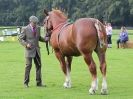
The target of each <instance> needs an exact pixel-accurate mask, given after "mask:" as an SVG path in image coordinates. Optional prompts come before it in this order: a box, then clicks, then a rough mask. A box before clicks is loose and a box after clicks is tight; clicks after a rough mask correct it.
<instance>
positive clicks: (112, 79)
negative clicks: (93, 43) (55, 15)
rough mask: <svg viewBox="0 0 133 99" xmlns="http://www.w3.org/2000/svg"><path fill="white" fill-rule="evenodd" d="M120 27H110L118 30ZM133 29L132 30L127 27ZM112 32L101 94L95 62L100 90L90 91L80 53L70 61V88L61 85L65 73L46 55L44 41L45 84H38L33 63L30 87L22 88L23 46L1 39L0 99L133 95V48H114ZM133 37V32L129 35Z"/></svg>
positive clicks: (127, 97)
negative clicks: (104, 88)
mask: <svg viewBox="0 0 133 99" xmlns="http://www.w3.org/2000/svg"><path fill="white" fill-rule="evenodd" d="M118 32H119V30H115V31H113V33H114V34H117V33H118ZM130 32H131V33H132V32H133V31H132V30H131V31H130ZM117 36H118V35H113V36H112V40H113V48H110V49H108V50H107V55H106V58H107V65H108V66H107V81H108V89H109V94H108V95H100V88H101V79H102V76H101V73H100V70H99V65H98V63H99V62H98V58H97V56H96V54H95V53H94V54H93V56H94V60H95V61H96V64H97V71H98V78H99V90H98V91H97V93H96V95H89V93H88V89H89V87H90V83H91V76H90V73H89V70H88V67H87V65H86V64H85V62H84V60H83V58H82V57H74V59H73V63H72V73H71V78H72V88H71V89H64V88H63V86H62V85H63V82H64V75H63V73H62V71H61V69H60V66H59V62H58V61H57V59H56V58H55V56H54V54H53V53H52V52H51V54H50V55H49V56H48V55H47V52H46V49H45V44H44V43H40V46H41V54H42V56H41V57H42V78H43V82H45V83H46V85H47V87H46V88H37V87H36V82H35V66H34V65H33V67H32V70H31V76H30V77H31V79H30V87H29V88H24V86H23V77H24V68H25V59H24V49H23V47H22V46H21V45H20V44H19V43H18V42H17V41H16V42H8V41H6V42H0V99H92V98H93V99H132V98H133V94H132V92H133V87H132V85H133V79H132V77H133V62H132V59H133V49H117V48H116V39H117ZM129 37H130V39H132V40H133V35H129Z"/></svg>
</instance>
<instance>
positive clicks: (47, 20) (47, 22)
mask: <svg viewBox="0 0 133 99" xmlns="http://www.w3.org/2000/svg"><path fill="white" fill-rule="evenodd" d="M44 14H45V15H46V18H45V19H44V27H45V28H46V32H47V33H46V36H51V33H52V30H53V25H52V21H51V20H50V17H49V12H48V11H46V10H44Z"/></svg>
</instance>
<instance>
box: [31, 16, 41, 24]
mask: <svg viewBox="0 0 133 99" xmlns="http://www.w3.org/2000/svg"><path fill="white" fill-rule="evenodd" d="M29 21H30V22H35V23H38V22H39V20H38V18H37V17H36V16H30V18H29Z"/></svg>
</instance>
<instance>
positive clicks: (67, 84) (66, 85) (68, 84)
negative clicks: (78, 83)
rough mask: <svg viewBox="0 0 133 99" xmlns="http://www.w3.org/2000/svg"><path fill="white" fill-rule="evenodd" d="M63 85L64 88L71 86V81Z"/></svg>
mask: <svg viewBox="0 0 133 99" xmlns="http://www.w3.org/2000/svg"><path fill="white" fill-rule="evenodd" d="M63 86H64V88H71V84H70V83H69V82H65V83H64V84H63Z"/></svg>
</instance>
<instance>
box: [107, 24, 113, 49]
mask: <svg viewBox="0 0 133 99" xmlns="http://www.w3.org/2000/svg"><path fill="white" fill-rule="evenodd" d="M106 33H107V43H108V48H112V40H111V37H112V26H111V23H108V24H107V25H106Z"/></svg>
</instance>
